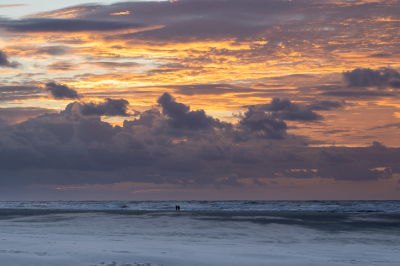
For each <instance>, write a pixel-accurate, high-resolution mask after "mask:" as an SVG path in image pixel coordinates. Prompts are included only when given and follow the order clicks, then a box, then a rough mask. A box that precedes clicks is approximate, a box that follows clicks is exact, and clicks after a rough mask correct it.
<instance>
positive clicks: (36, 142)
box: [0, 94, 400, 188]
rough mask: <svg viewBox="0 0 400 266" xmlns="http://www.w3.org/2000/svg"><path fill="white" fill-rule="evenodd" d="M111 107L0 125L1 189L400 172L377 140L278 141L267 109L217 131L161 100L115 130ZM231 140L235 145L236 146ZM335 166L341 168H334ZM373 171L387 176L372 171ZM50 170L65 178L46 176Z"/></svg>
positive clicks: (281, 125) (207, 119)
mask: <svg viewBox="0 0 400 266" xmlns="http://www.w3.org/2000/svg"><path fill="white" fill-rule="evenodd" d="M115 101H118V102H115ZM115 101H114V102H112V101H105V102H104V103H103V104H102V103H100V104H99V105H89V106H90V107H94V111H96V112H92V113H90V112H89V113H90V114H91V115H90V116H87V115H84V114H83V113H84V112H83V113H82V106H85V103H80V102H74V103H70V104H69V105H68V106H67V107H66V108H65V110H63V111H61V112H60V113H52V114H51V113H48V114H43V115H40V116H38V117H36V118H31V119H29V120H27V121H25V122H21V123H19V124H16V125H13V126H10V125H7V126H5V127H0V159H1V160H0V173H1V175H2V176H3V178H2V179H1V180H0V182H1V183H2V184H4V185H18V184H38V183H40V184H112V183H117V182H128V181H129V182H148V183H156V184H160V183H169V184H177V185H182V186H193V185H195V186H204V185H212V186H214V187H216V188H220V187H221V186H222V187H224V186H232V187H235V186H236V187H241V186H244V185H243V184H244V183H243V182H242V181H241V180H242V179H250V180H253V181H252V182H253V184H256V185H257V184H258V185H260V186H265V184H263V183H262V182H261V183H260V184H259V183H258V182H254V180H257V179H258V178H271V177H274V178H277V177H278V176H284V177H293V178H311V177H315V176H320V177H322V178H334V179H337V180H352V181H363V180H377V179H382V178H390V177H391V176H392V174H393V173H398V172H399V171H400V159H399V158H400V149H399V148H386V147H385V146H383V145H382V144H380V143H374V144H373V145H371V146H370V147H360V148H346V147H323V148H317V147H307V146H306V145H305V144H304V140H302V139H301V138H299V137H297V138H294V137H292V136H288V135H286V133H285V130H286V127H287V126H286V123H285V122H284V121H283V120H278V119H277V118H273V117H268V114H267V113H268V111H262V112H267V113H264V115H266V116H264V115H263V114H261V113H258V114H257V117H253V115H254V114H255V112H254V110H252V107H250V108H249V111H248V114H246V115H244V116H242V118H241V119H242V120H241V122H240V123H238V124H230V123H226V124H225V125H224V126H221V122H219V121H218V120H216V119H215V118H213V117H211V116H207V115H206V114H205V112H204V110H196V111H190V107H189V106H187V105H184V104H182V103H179V102H177V101H176V100H174V98H173V97H172V95H169V94H163V95H161V96H160V98H159V100H158V103H159V104H160V108H161V112H160V111H159V110H158V109H154V108H153V109H149V110H147V111H144V112H142V113H141V114H140V116H139V117H137V118H134V119H132V120H125V122H124V124H123V126H113V125H111V124H109V123H107V122H104V121H101V119H100V116H101V115H103V114H104V110H103V109H101V108H105V105H107V104H117V105H118V106H119V107H121V106H122V107H126V106H127V105H126V102H124V101H125V100H123V99H120V100H115ZM98 106H100V107H101V108H98ZM296 106H297V107H298V105H295V104H294V103H292V102H291V101H289V100H288V99H283V100H282V99H279V100H275V101H274V100H273V101H271V102H270V103H266V104H265V105H262V106H261V107H262V108H264V109H259V110H258V112H261V110H274V111H270V112H282V111H287V112H288V111H290V112H298V111H299V110H302V108H305V107H301V108H300V107H299V109H297V107H296ZM114 107H115V106H114ZM92 111H93V110H92ZM100 111H101V112H100ZM108 111H110V110H108ZM108 111H107V112H108ZM119 111H122V112H124V111H126V109H124V108H122V109H121V110H119ZM118 115H120V114H118ZM249 121H253V122H254V124H252V123H250V122H249ZM171 132H172V133H171ZM268 134H269V135H268ZM274 134H275V136H280V137H274ZM238 136H240V137H241V138H242V139H241V141H239V142H238V140H237V139H238ZM339 165H341V166H340V168H341V170H338V169H337V168H338V167H339ZM378 167H386V170H383V171H382V170H376V169H375V168H378ZM292 169H304V170H301V171H292ZM312 169H316V171H314V170H312ZM374 169H375V170H374ZM55 170H57V171H59V170H62V171H63V173H64V174H63V175H60V176H59V177H57V176H54V174H53V173H54V171H55ZM26 171H32V174H33V173H36V174H34V175H35V176H36V177H35V178H30V176H31V175H26V174H24V173H25V172H26ZM77 176H79V178H77Z"/></svg>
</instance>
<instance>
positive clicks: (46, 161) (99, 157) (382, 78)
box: [0, 0, 400, 200]
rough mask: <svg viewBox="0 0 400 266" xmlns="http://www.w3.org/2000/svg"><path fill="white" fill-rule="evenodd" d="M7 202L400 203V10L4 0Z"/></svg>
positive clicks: (214, 1)
mask: <svg viewBox="0 0 400 266" xmlns="http://www.w3.org/2000/svg"><path fill="white" fill-rule="evenodd" d="M0 39H1V41H0V200H83V199H84V200H90V199H93V200H109V199H122V200H143V199H145V200H170V199H176V200H191V199H193V200H235V199H254V200H274V199H276V200H283V199H289V200H294V199H299V200H311V199H343V200H345V199H346V200H347V199H393V200H395V199H397V200H400V135H399V131H400V2H399V1H397V0H393V1H391V0H382V1H379V0H342V1H336V0H293V1H290V0H276V1H275V0H222V1H221V0H204V1H202V0H175V1H172V0H171V1H158V2H155V1H126V2H115V1H102V2H101V3H90V2H86V1H84V0H70V1H45V0H21V1H18V0H13V1H8V0H0Z"/></svg>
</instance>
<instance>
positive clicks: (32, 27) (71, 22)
mask: <svg viewBox="0 0 400 266" xmlns="http://www.w3.org/2000/svg"><path fill="white" fill-rule="evenodd" d="M143 26H144V24H141V23H133V22H128V21H111V20H109V21H107V20H86V19H50V18H30V19H20V20H6V19H2V20H0V28H2V29H5V30H7V31H9V32H18V33H35V32H84V31H117V30H128V29H137V28H141V27H143Z"/></svg>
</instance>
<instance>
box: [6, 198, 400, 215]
mask: <svg viewBox="0 0 400 266" xmlns="http://www.w3.org/2000/svg"><path fill="white" fill-rule="evenodd" d="M175 205H180V207H181V211H185V210H186V211H280V212H338V213H362V212H381V213H400V201H2V202H0V209H53V210H56V209H59V210H162V211H165V210H175Z"/></svg>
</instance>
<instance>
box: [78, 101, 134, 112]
mask: <svg viewBox="0 0 400 266" xmlns="http://www.w3.org/2000/svg"><path fill="white" fill-rule="evenodd" d="M128 105H129V102H128V101H127V100H125V99H118V100H115V99H110V98H107V99H105V101H104V103H99V104H96V103H86V104H83V105H82V106H81V113H82V115H88V116H90V115H94V116H103V115H106V116H130V114H128V113H127V111H128Z"/></svg>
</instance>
